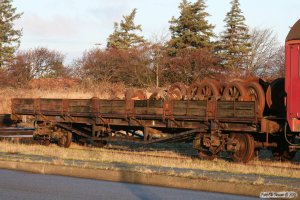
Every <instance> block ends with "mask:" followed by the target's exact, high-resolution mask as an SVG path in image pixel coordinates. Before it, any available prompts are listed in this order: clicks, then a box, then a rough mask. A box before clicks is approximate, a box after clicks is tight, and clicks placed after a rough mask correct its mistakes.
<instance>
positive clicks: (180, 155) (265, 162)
mask: <svg viewBox="0 0 300 200" xmlns="http://www.w3.org/2000/svg"><path fill="white" fill-rule="evenodd" d="M104 149H105V150H108V152H109V153H118V154H123V155H128V154H130V155H132V156H139V157H145V156H147V157H148V158H149V157H152V158H159V159H174V160H182V161H186V159H187V158H191V159H199V158H198V155H197V154H183V153H179V152H178V149H176V150H177V152H176V154H178V155H173V156H166V155H155V154H153V153H158V152H159V150H144V151H141V150H138V151H135V150H128V149H126V150H125V149H122V148H118V147H105V148H104ZM84 150H88V149H84ZM90 150H91V151H93V149H90ZM139 151H140V152H139ZM164 151H172V149H171V148H170V149H167V150H164ZM173 151H174V149H173ZM148 152H149V153H148ZM162 152H163V151H162ZM166 153H167V152H166ZM218 158H222V159H227V160H229V159H230V158H229V156H223V155H222V156H219V157H218ZM211 162H218V161H217V160H216V161H211ZM253 162H256V161H253ZM259 162H263V163H259V164H255V163H248V164H247V166H252V167H271V168H275V169H293V170H300V162H299V161H298V162H291V161H286V162H280V163H281V164H282V165H287V166H286V167H285V166H274V164H276V161H272V160H261V161H259ZM231 164H233V165H237V166H238V165H241V164H240V163H234V162H232V163H231ZM290 165H299V167H291V166H290Z"/></svg>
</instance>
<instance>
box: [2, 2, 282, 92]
mask: <svg viewBox="0 0 300 200" xmlns="http://www.w3.org/2000/svg"><path fill="white" fill-rule="evenodd" d="M230 4H231V7H230V10H229V11H228V12H227V14H226V16H225V18H224V23H225V26H224V30H223V31H222V32H221V33H220V34H216V33H215V31H214V28H215V26H214V25H213V24H211V23H210V22H209V21H208V17H209V16H210V14H209V13H208V12H207V11H206V8H207V6H206V2H205V0H197V1H195V2H190V1H188V0H182V1H181V3H180V5H179V7H178V9H179V13H180V14H179V17H172V18H171V19H170V21H169V24H170V26H169V32H170V37H158V38H156V40H152V41H150V40H146V39H145V38H144V37H143V36H142V25H137V24H135V21H134V20H135V17H136V15H137V9H133V10H132V12H131V13H129V14H128V15H124V16H123V18H122V20H121V21H120V22H115V24H114V30H113V32H112V33H111V34H110V35H109V36H108V38H107V44H106V47H105V48H93V49H91V50H89V51H86V52H85V53H84V54H83V55H82V56H81V57H80V58H78V59H76V60H74V62H73V63H72V64H71V65H68V66H67V65H65V64H64V60H65V56H64V55H63V54H62V53H60V52H58V51H56V50H50V49H47V48H44V47H37V48H34V49H29V50H23V51H19V50H18V47H19V44H20V38H21V36H22V31H21V30H17V29H16V28H15V27H14V22H15V20H17V19H19V18H20V17H21V16H22V13H17V12H16V8H14V7H13V6H12V0H3V1H1V2H0V12H1V17H0V26H1V28H0V84H1V85H2V86H3V85H8V86H13V87H23V86H26V85H27V84H28V83H29V82H30V81H31V80H34V79H40V78H75V79H78V80H82V81H85V80H89V81H91V82H94V83H101V82H112V83H118V82H121V83H124V84H125V85H126V86H130V87H131V86H133V87H148V86H157V87H160V86H165V85H168V84H171V83H174V82H183V83H186V84H190V83H192V82H194V81H195V80H202V79H204V78H205V77H213V78H218V79H227V78H230V77H249V76H252V77H253V76H259V77H264V78H274V77H278V76H283V73H284V48H283V47H282V46H280V45H279V43H278V41H277V38H276V34H274V32H273V31H272V30H271V29H264V28H252V29H249V27H248V26H247V25H246V23H245V17H244V15H243V12H242V10H241V8H240V3H239V0H232V1H231V2H230Z"/></svg>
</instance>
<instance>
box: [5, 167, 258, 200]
mask: <svg viewBox="0 0 300 200" xmlns="http://www.w3.org/2000/svg"><path fill="white" fill-rule="evenodd" d="M0 199H5V200H19V199H20V200H21V199H22V200H27V199H28V200H40V199H43V200H48V199H49V200H56V199H63V200H69V199H70V200H76V199H78V200H79V199H80V200H82V199H85V200H89V199H91V200H99V199H122V200H126V199H130V200H136V199H145V200H150V199H151V200H152V199H155V200H160V199H170V200H171V199H172V200H177V199H178V200H181V199H185V200H188V199H193V200H194V199H206V200H213V199H216V200H219V199H222V200H226V199H228V200H229V199H233V200H234V199H246V200H247V199H249V200H250V199H255V198H250V197H242V196H234V195H226V194H218V193H209V192H198V191H190V190H180V189H171V188H161V187H153V186H143V185H135V184H127V183H114V182H106V181H96V180H89V179H79V178H71V177H62V176H50V175H41V174H30V173H24V172H16V171H9V170H0Z"/></svg>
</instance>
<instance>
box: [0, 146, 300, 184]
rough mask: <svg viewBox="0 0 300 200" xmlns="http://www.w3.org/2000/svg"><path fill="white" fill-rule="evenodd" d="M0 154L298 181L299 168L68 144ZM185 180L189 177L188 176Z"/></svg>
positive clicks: (8, 149)
mask: <svg viewBox="0 0 300 200" xmlns="http://www.w3.org/2000/svg"><path fill="white" fill-rule="evenodd" d="M0 152H5V153H13V154H17V153H20V154H28V155H42V156H49V157H53V158H55V160H56V161H55V162H57V163H59V164H61V163H63V160H64V159H68V160H72V159H74V160H82V161H96V162H100V163H101V162H103V163H127V164H132V165H137V164H140V165H146V166H161V167H171V168H184V169H200V170H208V171H223V172H231V173H237V174H259V175H271V176H282V177H293V178H300V166H299V165H295V164H292V163H281V167H278V164H276V163H275V162H274V167H272V166H270V165H269V166H263V165H260V164H263V161H252V163H251V164H255V165H244V164H236V163H231V162H227V161H224V160H216V161H213V162H212V161H202V160H198V159H192V158H190V157H184V156H181V155H178V154H176V153H174V152H171V151H159V152H151V153H148V152H134V154H132V152H128V154H125V153H124V151H122V153H120V151H118V150H111V149H100V148H86V147H81V146H78V145H74V144H72V146H71V148H69V149H64V148H60V147H57V146H56V145H51V146H50V147H45V146H40V145H25V144H13V143H8V142H1V144H0ZM158 155H159V156H164V155H167V156H170V155H172V158H163V157H157V156H158ZM182 158H184V159H182ZM268 163H269V162H268ZM170 173H171V172H170ZM187 176H192V174H189V175H187ZM257 182H258V184H259V183H261V180H258V181H257Z"/></svg>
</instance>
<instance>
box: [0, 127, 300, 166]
mask: <svg viewBox="0 0 300 200" xmlns="http://www.w3.org/2000/svg"><path fill="white" fill-rule="evenodd" d="M31 133H32V129H25V130H21V129H18V128H8V129H3V128H1V129H0V140H1V139H7V138H9V139H14V141H17V142H19V143H22V142H24V143H26V144H39V143H37V142H35V141H34V140H32V141H31V142H28V138H32V137H30V134H31ZM15 139H17V140H15ZM74 149H76V150H84V151H97V150H95V149H93V148H90V147H83V148H77V147H75V148H74ZM102 151H105V152H107V153H112V154H114V153H115V154H119V155H120V154H121V155H132V156H136V157H148V158H149V157H151V158H158V159H173V160H182V161H186V159H188V158H191V159H199V158H198V155H197V152H196V151H191V147H190V145H189V144H181V146H177V147H174V145H173V146H168V145H159V146H155V145H154V146H153V145H152V146H151V145H150V146H147V147H145V146H142V145H132V144H131V145H119V146H118V145H114V146H106V147H104V148H102ZM170 152H174V154H176V155H156V154H158V153H162V154H168V153H170ZM218 158H222V159H225V160H226V159H227V160H229V156H226V155H225V156H224V155H221V156H219V157H218ZM212 162H217V161H212ZM253 162H256V161H253ZM261 162H263V163H259V164H255V163H248V164H247V166H252V167H271V168H276V169H293V170H300V162H299V159H298V162H290V161H287V162H284V163H283V162H281V164H283V165H287V167H285V166H274V164H276V163H274V162H276V161H269V160H262V161H261ZM232 164H233V165H240V164H239V163H232ZM292 164H293V165H299V167H292V166H290V165H292Z"/></svg>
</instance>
